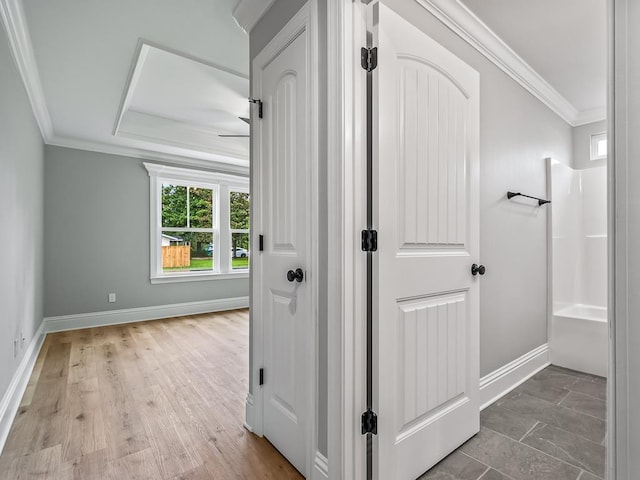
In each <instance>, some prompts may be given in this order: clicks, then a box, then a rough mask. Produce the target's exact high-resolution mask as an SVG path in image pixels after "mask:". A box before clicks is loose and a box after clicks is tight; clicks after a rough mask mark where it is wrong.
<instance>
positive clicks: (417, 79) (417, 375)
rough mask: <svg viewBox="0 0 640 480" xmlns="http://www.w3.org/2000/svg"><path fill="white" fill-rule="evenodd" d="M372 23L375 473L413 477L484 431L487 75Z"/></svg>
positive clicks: (378, 9) (420, 37)
mask: <svg viewBox="0 0 640 480" xmlns="http://www.w3.org/2000/svg"><path fill="white" fill-rule="evenodd" d="M374 19H375V22H374ZM369 20H370V32H371V33H372V38H373V44H374V46H376V47H377V48H378V66H377V68H376V69H375V70H374V71H373V73H372V75H373V78H372V80H373V82H372V83H373V92H372V101H373V119H372V121H373V166H372V168H373V183H374V185H373V196H374V207H373V212H374V225H375V226H376V227H377V230H378V252H377V253H375V254H374V257H373V258H374V265H373V282H374V286H373V289H374V291H373V299H374V300H373V302H374V305H373V312H374V320H373V321H374V345H373V355H374V372H373V378H374V399H373V400H374V402H373V407H374V410H375V411H376V413H377V414H378V435H377V437H376V441H375V444H374V447H375V456H376V458H375V460H374V474H375V475H376V477H377V478H378V479H380V480H382V479H389V478H393V479H394V480H405V479H406V480H413V479H415V478H417V477H418V476H420V475H421V474H422V473H424V472H425V471H426V470H428V469H429V468H430V467H432V466H433V465H434V464H435V463H437V462H438V461H439V460H441V459H442V458H444V457H445V456H446V455H448V454H449V453H450V452H452V451H453V450H455V449H456V448H457V447H458V446H460V445H461V444H462V443H464V442H465V441H466V440H467V439H468V438H469V437H471V436H472V435H474V434H475V433H476V432H477V431H478V430H479V416H480V411H479V396H478V394H479V334H478V319H479V308H478V283H477V282H478V280H477V278H475V277H473V276H472V275H471V272H470V268H471V264H472V263H474V262H477V260H478V250H479V245H478V151H479V149H478V124H479V108H478V106H479V76H478V73H477V72H476V71H474V70H473V69H472V68H470V67H469V66H468V65H466V64H465V63H464V62H462V61H461V60H460V59H458V58H457V57H455V56H454V55H453V54H452V53H451V52H449V51H448V50H446V49H444V48H443V47H442V46H440V45H439V44H437V43H436V42H435V41H433V40H432V39H430V38H429V37H428V36H427V35H425V34H424V33H423V32H421V31H420V30H419V29H417V28H416V27H414V26H413V25H412V24H410V23H409V22H408V21H407V20H405V19H403V18H401V17H400V16H399V15H398V14H396V13H395V12H393V11H392V10H390V9H389V8H387V7H386V6H385V5H384V4H381V3H376V4H374V5H371V6H370V7H369Z"/></svg>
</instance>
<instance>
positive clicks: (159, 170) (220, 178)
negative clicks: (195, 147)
mask: <svg viewBox="0 0 640 480" xmlns="http://www.w3.org/2000/svg"><path fill="white" fill-rule="evenodd" d="M142 163H143V165H144V168H146V169H147V172H149V176H150V177H154V176H156V177H160V178H163V179H178V180H184V181H186V182H194V183H195V184H198V185H202V184H211V185H229V186H233V187H240V188H243V189H247V188H249V178H247V177H238V176H236V175H229V174H226V173H221V172H212V171H207V170H193V169H190V168H181V167H174V166H171V165H164V164H159V163H148V162H142Z"/></svg>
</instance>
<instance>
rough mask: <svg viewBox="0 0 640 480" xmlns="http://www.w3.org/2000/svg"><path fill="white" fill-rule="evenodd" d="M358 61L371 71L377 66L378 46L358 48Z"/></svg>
mask: <svg viewBox="0 0 640 480" xmlns="http://www.w3.org/2000/svg"><path fill="white" fill-rule="evenodd" d="M360 63H361V65H362V68H364V69H365V70H366V71H367V72H372V71H373V70H374V69H375V68H376V67H377V66H378V47H373V48H365V47H362V48H361V49H360Z"/></svg>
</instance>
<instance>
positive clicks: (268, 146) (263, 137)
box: [251, 2, 317, 476]
mask: <svg viewBox="0 0 640 480" xmlns="http://www.w3.org/2000/svg"><path fill="white" fill-rule="evenodd" d="M314 7H315V5H314V4H313V3H312V2H309V3H308V4H307V5H305V6H304V7H303V8H302V9H301V10H300V11H299V12H298V13H297V14H296V15H295V16H294V17H293V18H292V19H291V20H290V21H289V22H288V23H287V25H286V26H285V27H284V28H283V29H282V31H281V32H280V33H279V34H278V35H276V37H275V38H274V39H273V40H272V41H271V42H270V43H269V44H268V45H267V46H266V47H265V48H264V50H263V51H262V52H260V54H258V55H257V56H256V58H255V59H254V61H253V88H252V94H253V96H254V97H255V98H259V99H260V100H261V101H262V102H263V118H262V119H259V118H258V116H257V115H254V116H253V120H252V124H253V152H254V155H253V158H252V188H253V191H252V209H253V210H252V214H253V216H252V241H253V248H252V252H254V253H253V257H252V292H253V302H252V310H251V317H252V327H251V328H252V338H253V345H252V353H253V360H252V368H253V372H252V373H253V401H254V405H255V408H254V412H253V423H254V424H253V425H251V427H252V429H253V431H254V432H255V433H256V434H258V435H264V436H265V437H267V438H268V439H269V441H270V442H271V443H272V444H273V445H274V446H275V447H276V448H277V449H278V450H279V451H280V452H281V453H282V454H283V455H284V456H285V457H286V458H287V459H288V460H289V461H290V462H291V463H292V464H293V465H294V466H295V467H296V468H297V469H298V470H299V471H300V472H301V473H302V474H303V475H305V476H307V475H309V474H310V472H311V463H312V459H313V454H314V453H315V427H316V414H315V401H314V398H315V395H316V385H317V374H316V370H317V367H316V363H317V362H316V357H315V355H316V353H315V352H316V328H317V325H316V317H317V316H316V295H317V293H316V289H317V285H316V284H315V280H314V271H315V269H316V268H317V267H316V265H317V246H316V245H314V244H313V242H312V241H311V240H312V238H313V236H314V234H315V232H316V229H317V188H316V186H315V182H317V173H316V171H317V154H316V151H317V131H316V130H317V122H316V121H315V118H314V115H315V114H316V112H317V96H316V86H315V78H316V75H315V59H316V58H317V56H316V54H315V48H316V44H315V38H314V35H313V31H312V29H311V25H312V16H314ZM254 113H257V109H256V110H255V111H254ZM259 235H263V238H264V240H263V248H264V250H263V251H262V252H260V251H259V248H258V245H259V241H258V236H259ZM297 268H301V269H302V270H303V271H304V280H303V281H302V282H297V281H295V280H294V281H293V282H290V281H288V279H287V272H288V271H289V270H296V269H297ZM260 368H264V385H262V386H261V385H259V382H258V379H259V369H260Z"/></svg>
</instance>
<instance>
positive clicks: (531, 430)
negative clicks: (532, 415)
mask: <svg viewBox="0 0 640 480" xmlns="http://www.w3.org/2000/svg"><path fill="white" fill-rule="evenodd" d="M539 423H541V422H540V421H539V420H536V423H534V424H533V427H531V428H530V429H529V430H527V432H526V433H525V434H524V435H523V436H522V437H521V438H520V440H518V443H522V440H524V438H525V437H526V436H527V435H529V434H530V433H531V432H533V430H534V429H535V428H536V427H537V426H538V424H539ZM545 425H546V424H545Z"/></svg>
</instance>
